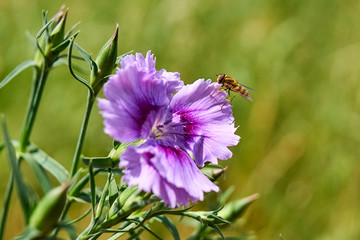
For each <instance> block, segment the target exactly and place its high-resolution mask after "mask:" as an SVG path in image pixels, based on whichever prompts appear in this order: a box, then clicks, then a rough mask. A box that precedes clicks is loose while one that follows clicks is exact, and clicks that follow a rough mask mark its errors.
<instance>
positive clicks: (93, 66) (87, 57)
mask: <svg viewBox="0 0 360 240" xmlns="http://www.w3.org/2000/svg"><path fill="white" fill-rule="evenodd" d="M74 46H75V48H76V50H77V51H78V52H79V53H80V55H81V56H82V57H83V58H84V60H85V61H86V62H87V63H88V64H89V67H90V69H94V70H96V72H97V64H96V62H95V61H94V60H93V59H92V57H91V55H90V54H89V53H87V52H86V51H85V50H84V49H82V48H81V47H80V46H79V45H78V44H77V43H74Z"/></svg>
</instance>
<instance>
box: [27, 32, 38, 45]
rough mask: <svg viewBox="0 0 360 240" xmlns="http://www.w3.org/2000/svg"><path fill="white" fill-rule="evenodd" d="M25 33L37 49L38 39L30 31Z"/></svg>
mask: <svg viewBox="0 0 360 240" xmlns="http://www.w3.org/2000/svg"><path fill="white" fill-rule="evenodd" d="M25 34H26V37H27V38H28V39H29V41H30V42H31V44H32V45H33V47H34V48H35V49H36V39H35V37H34V36H33V35H32V34H31V33H30V32H29V31H26V33H25Z"/></svg>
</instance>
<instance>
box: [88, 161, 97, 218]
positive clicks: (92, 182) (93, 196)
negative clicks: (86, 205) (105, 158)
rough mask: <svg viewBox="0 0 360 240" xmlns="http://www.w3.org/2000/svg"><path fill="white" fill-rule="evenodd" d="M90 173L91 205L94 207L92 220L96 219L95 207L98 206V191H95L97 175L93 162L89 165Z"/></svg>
mask: <svg viewBox="0 0 360 240" xmlns="http://www.w3.org/2000/svg"><path fill="white" fill-rule="evenodd" d="M89 174H90V191H91V207H92V221H93V220H95V211H96V209H95V207H96V192H95V190H96V189H95V187H96V185H95V175H94V171H93V167H92V164H91V162H90V165H89Z"/></svg>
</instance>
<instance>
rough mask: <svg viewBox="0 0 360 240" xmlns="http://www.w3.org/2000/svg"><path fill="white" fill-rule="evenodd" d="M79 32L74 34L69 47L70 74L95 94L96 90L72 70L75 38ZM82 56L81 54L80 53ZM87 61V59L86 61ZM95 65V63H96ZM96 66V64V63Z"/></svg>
mask: <svg viewBox="0 0 360 240" xmlns="http://www.w3.org/2000/svg"><path fill="white" fill-rule="evenodd" d="M77 34H78V32H77V33H75V34H74V37H73V38H72V39H71V41H70V46H69V50H68V66H69V70H70V73H71V75H72V76H73V77H74V78H75V79H76V80H78V81H79V82H81V83H82V84H84V85H85V86H86V87H87V88H88V89H89V91H90V92H91V93H92V94H94V90H93V88H92V87H91V86H90V85H89V83H88V82H87V81H86V80H85V79H83V78H82V77H80V76H78V75H77V74H76V73H75V72H74V71H73V69H72V63H71V61H72V48H73V45H74V41H75V38H76V36H77ZM80 54H81V53H80ZM85 60H86V59H85ZM86 61H87V60H86ZM94 63H95V62H94ZM95 65H96V63H95Z"/></svg>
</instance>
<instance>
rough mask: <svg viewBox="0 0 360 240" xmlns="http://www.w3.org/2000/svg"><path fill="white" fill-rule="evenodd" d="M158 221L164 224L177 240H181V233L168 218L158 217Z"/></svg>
mask: <svg viewBox="0 0 360 240" xmlns="http://www.w3.org/2000/svg"><path fill="white" fill-rule="evenodd" d="M155 219H156V220H158V221H159V222H161V223H162V224H164V226H165V227H166V228H167V229H168V230H169V231H170V233H171V234H172V235H173V237H174V239H175V240H180V236H179V232H178V230H177V228H176V226H175V224H174V223H173V222H172V221H171V220H170V219H169V218H168V217H166V216H157V217H155Z"/></svg>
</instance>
